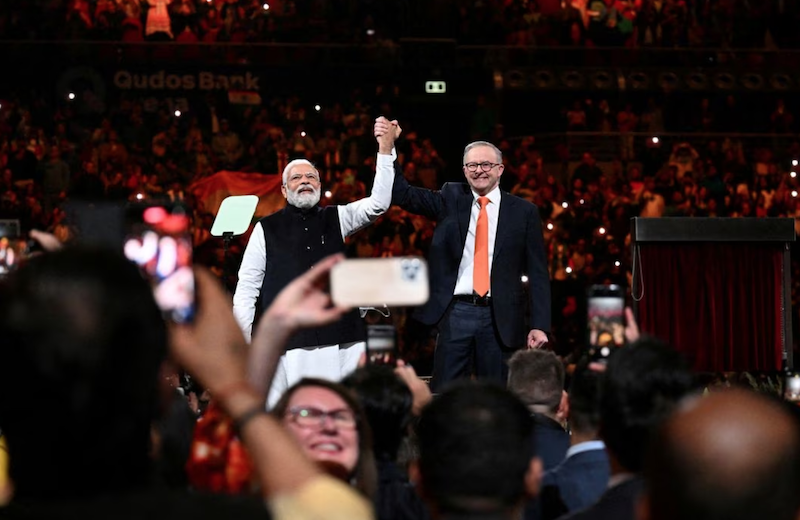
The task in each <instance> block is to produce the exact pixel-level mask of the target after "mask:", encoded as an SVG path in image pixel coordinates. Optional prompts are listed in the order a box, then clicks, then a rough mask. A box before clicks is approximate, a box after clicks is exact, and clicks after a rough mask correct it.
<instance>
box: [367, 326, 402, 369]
mask: <svg viewBox="0 0 800 520" xmlns="http://www.w3.org/2000/svg"><path fill="white" fill-rule="evenodd" d="M367 362H368V363H370V364H373V365H389V366H393V367H394V366H397V329H395V328H394V327H393V326H392V325H368V326H367Z"/></svg>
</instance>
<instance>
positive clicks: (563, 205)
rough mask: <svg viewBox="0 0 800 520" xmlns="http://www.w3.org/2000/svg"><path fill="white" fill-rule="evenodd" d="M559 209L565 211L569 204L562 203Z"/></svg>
mask: <svg viewBox="0 0 800 520" xmlns="http://www.w3.org/2000/svg"><path fill="white" fill-rule="evenodd" d="M561 207H562V208H564V209H567V208H568V207H569V204H568V203H567V201H564V202H562V203H561Z"/></svg>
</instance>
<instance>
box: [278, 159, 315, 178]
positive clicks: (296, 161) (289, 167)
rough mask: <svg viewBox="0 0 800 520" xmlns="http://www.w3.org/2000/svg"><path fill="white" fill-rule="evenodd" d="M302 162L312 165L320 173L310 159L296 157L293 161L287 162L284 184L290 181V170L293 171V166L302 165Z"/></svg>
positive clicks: (284, 170)
mask: <svg viewBox="0 0 800 520" xmlns="http://www.w3.org/2000/svg"><path fill="white" fill-rule="evenodd" d="M301 164H305V165H306V166H311V168H313V170H314V171H315V172H317V175H319V171H318V170H317V167H316V166H314V163H312V162H311V161H309V160H308V159H294V160H292V161H289V164H287V165H286V168H284V169H283V184H286V182H288V180H289V172H290V171H292V168H294V167H295V166H300V165H301Z"/></svg>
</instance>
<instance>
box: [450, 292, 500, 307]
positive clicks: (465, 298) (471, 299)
mask: <svg viewBox="0 0 800 520" xmlns="http://www.w3.org/2000/svg"><path fill="white" fill-rule="evenodd" d="M453 299H454V300H455V301H457V302H464V303H468V304H470V305H474V306H475V307H489V306H490V305H491V304H492V298H491V296H478V295H477V294H456V295H455V296H453Z"/></svg>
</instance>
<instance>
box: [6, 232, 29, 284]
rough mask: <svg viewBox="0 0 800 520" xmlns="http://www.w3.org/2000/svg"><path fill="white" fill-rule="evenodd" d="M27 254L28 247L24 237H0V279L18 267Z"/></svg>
mask: <svg viewBox="0 0 800 520" xmlns="http://www.w3.org/2000/svg"><path fill="white" fill-rule="evenodd" d="M29 253H30V247H29V244H28V241H27V240H26V239H25V238H24V237H20V236H2V235H0V277H2V276H5V275H7V274H8V273H10V272H11V271H13V270H15V269H16V268H17V267H19V266H20V264H22V263H23V262H25V260H26V259H27V258H28V256H29Z"/></svg>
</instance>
